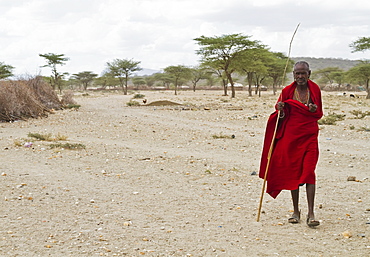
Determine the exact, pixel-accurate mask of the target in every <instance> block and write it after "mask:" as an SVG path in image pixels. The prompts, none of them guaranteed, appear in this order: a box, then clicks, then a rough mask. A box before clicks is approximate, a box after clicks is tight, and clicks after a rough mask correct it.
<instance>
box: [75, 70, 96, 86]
mask: <svg viewBox="0 0 370 257" xmlns="http://www.w3.org/2000/svg"><path fill="white" fill-rule="evenodd" d="M97 76H98V74H95V73H92V72H91V71H82V72H79V73H77V74H73V78H74V79H76V80H78V81H79V82H80V83H81V84H82V87H83V89H84V90H86V89H87V87H88V86H89V84H90V83H91V82H92V81H93V80H94V78H96V77H97Z"/></svg>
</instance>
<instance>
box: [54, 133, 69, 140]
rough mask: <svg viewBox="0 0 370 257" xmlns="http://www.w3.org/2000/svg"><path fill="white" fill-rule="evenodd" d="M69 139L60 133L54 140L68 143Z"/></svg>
mask: <svg viewBox="0 0 370 257" xmlns="http://www.w3.org/2000/svg"><path fill="white" fill-rule="evenodd" d="M67 139H68V137H67V136H64V135H62V134H60V133H58V135H56V136H55V138H54V140H55V141H66V140H67Z"/></svg>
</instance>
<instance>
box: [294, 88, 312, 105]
mask: <svg viewBox="0 0 370 257" xmlns="http://www.w3.org/2000/svg"><path fill="white" fill-rule="evenodd" d="M294 95H295V98H296V100H298V101H299V102H301V103H303V104H304V105H308V101H309V100H310V91H309V90H308V88H307V97H306V101H302V98H301V96H300V94H299V92H298V89H297V88H296V89H295V90H294Z"/></svg>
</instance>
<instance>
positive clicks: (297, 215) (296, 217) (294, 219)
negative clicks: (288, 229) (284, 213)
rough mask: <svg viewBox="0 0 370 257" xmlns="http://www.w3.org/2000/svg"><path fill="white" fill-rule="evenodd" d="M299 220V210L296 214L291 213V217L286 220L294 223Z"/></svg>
mask: <svg viewBox="0 0 370 257" xmlns="http://www.w3.org/2000/svg"><path fill="white" fill-rule="evenodd" d="M300 220H301V212H299V213H298V214H295V213H293V215H292V217H290V218H289V219H288V222H289V223H292V224H296V223H299V222H300Z"/></svg>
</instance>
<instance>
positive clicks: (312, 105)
mask: <svg viewBox="0 0 370 257" xmlns="http://www.w3.org/2000/svg"><path fill="white" fill-rule="evenodd" d="M308 110H309V111H310V112H316V110H317V105H316V104H313V103H310V104H309V105H308Z"/></svg>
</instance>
